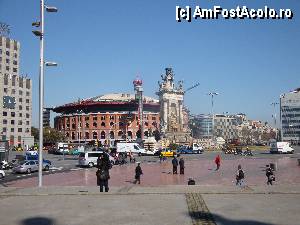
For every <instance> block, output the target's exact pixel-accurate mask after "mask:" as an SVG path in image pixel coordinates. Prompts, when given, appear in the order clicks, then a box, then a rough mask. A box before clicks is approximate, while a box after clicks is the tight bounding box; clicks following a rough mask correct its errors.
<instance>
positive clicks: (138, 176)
mask: <svg viewBox="0 0 300 225" xmlns="http://www.w3.org/2000/svg"><path fill="white" fill-rule="evenodd" d="M137 164H138V165H137V167H136V168H135V181H134V183H135V184H136V183H138V184H141V175H142V174H143V171H142V168H141V163H140V162H138V163H137Z"/></svg>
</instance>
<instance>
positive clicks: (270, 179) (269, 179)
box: [266, 165, 275, 185]
mask: <svg viewBox="0 0 300 225" xmlns="http://www.w3.org/2000/svg"><path fill="white" fill-rule="evenodd" d="M266 176H267V185H273V181H275V176H274V173H273V170H272V168H271V167H270V165H266Z"/></svg>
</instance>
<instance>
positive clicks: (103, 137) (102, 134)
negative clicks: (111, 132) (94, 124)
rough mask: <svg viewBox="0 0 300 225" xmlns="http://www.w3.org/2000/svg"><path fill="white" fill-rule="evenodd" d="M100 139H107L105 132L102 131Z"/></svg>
mask: <svg viewBox="0 0 300 225" xmlns="http://www.w3.org/2000/svg"><path fill="white" fill-rule="evenodd" d="M100 138H101V139H105V132H104V131H101V135H100Z"/></svg>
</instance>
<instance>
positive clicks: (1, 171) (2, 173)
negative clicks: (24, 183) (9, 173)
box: [0, 170, 5, 179]
mask: <svg viewBox="0 0 300 225" xmlns="http://www.w3.org/2000/svg"><path fill="white" fill-rule="evenodd" d="M4 177H5V172H4V171H3V170H0V179H2V178H4Z"/></svg>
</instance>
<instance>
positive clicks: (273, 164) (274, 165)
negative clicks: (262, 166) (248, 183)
mask: <svg viewBox="0 0 300 225" xmlns="http://www.w3.org/2000/svg"><path fill="white" fill-rule="evenodd" d="M270 168H271V169H272V170H273V171H276V170H277V164H276V163H270Z"/></svg>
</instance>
